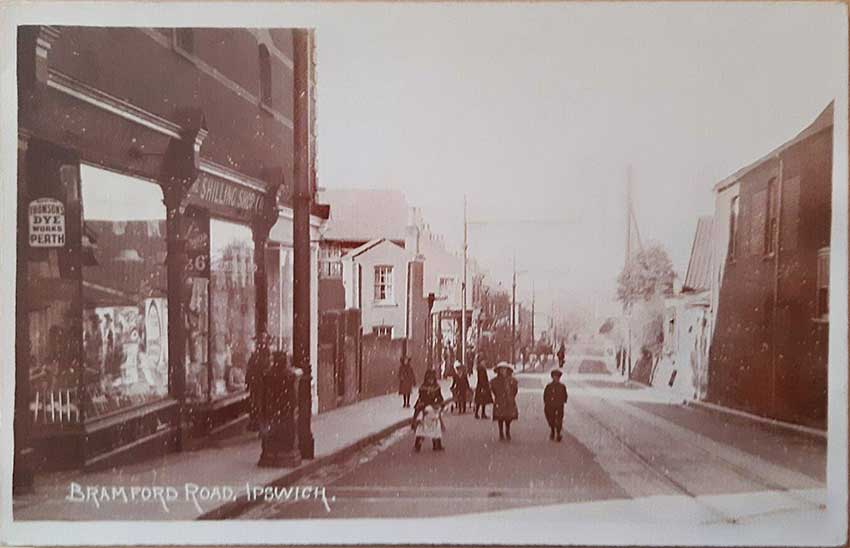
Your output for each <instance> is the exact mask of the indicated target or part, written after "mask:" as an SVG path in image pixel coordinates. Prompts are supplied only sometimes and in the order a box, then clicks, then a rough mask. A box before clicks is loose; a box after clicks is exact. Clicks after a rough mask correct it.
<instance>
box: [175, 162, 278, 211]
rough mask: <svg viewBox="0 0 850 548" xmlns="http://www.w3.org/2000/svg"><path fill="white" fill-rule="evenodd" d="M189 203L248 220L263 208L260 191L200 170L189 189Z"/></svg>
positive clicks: (262, 198)
mask: <svg viewBox="0 0 850 548" xmlns="http://www.w3.org/2000/svg"><path fill="white" fill-rule="evenodd" d="M188 200H189V203H191V204H193V205H198V206H201V207H205V208H207V209H209V210H210V211H211V212H213V213H215V214H218V215H222V216H225V217H230V218H235V219H241V220H250V219H252V218H253V217H254V216H255V215H256V214H258V213H260V212H261V211H262V210H263V200H264V196H263V194H262V193H261V192H258V191H256V190H253V189H251V188H247V187H244V186H241V185H238V184H236V183H233V182H230V181H228V180H225V179H221V178H218V177H215V176H213V175H210V174H209V173H205V172H201V173H200V175H198V180H197V181H196V182H195V184H194V185H192V190H191V191H189V197H188Z"/></svg>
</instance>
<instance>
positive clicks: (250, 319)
mask: <svg viewBox="0 0 850 548" xmlns="http://www.w3.org/2000/svg"><path fill="white" fill-rule="evenodd" d="M254 270H255V267H254V241H253V237H252V234H251V229H250V228H248V227H247V226H244V225H239V224H235V223H230V222H226V221H221V220H217V219H211V220H210V350H209V353H210V364H211V381H212V382H211V384H210V395H211V397H212V398H213V399H216V398H221V397H225V396H228V395H231V394H235V393H239V392H244V391H245V389H246V386H245V370H246V367H247V364H248V359H249V358H250V356H251V352H252V351H253V349H254V335H255V331H254V308H255V299H256V293H255V290H254Z"/></svg>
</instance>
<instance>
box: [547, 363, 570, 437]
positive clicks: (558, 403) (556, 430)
mask: <svg viewBox="0 0 850 548" xmlns="http://www.w3.org/2000/svg"><path fill="white" fill-rule="evenodd" d="M561 374H562V373H561V370H560V369H555V370H554V371H552V382H550V383H549V384H547V385H546V388H545V389H544V390H543V412H544V413H545V414H546V422H548V423H549V429H550V433H549V439H550V440H556V441H561V430H562V429H563V427H564V405H565V404H566V403H567V387H566V386H564V385H563V384H562V383H561Z"/></svg>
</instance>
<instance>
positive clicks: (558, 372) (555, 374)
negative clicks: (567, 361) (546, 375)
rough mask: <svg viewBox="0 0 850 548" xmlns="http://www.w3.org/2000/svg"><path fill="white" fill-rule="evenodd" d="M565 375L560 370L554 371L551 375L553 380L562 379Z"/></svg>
mask: <svg viewBox="0 0 850 548" xmlns="http://www.w3.org/2000/svg"><path fill="white" fill-rule="evenodd" d="M563 374H564V372H563V371H561V370H560V369H553V370H552V373H551V375H552V378H553V379H560V378H561V375H563Z"/></svg>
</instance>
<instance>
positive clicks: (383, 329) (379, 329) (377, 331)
mask: <svg viewBox="0 0 850 548" xmlns="http://www.w3.org/2000/svg"><path fill="white" fill-rule="evenodd" d="M394 329H395V328H394V327H393V326H391V325H376V326H374V327H372V333H373V334H374V335H375V336H376V337H387V338H390V339H392V338H393V331H394Z"/></svg>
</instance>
